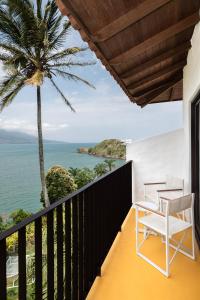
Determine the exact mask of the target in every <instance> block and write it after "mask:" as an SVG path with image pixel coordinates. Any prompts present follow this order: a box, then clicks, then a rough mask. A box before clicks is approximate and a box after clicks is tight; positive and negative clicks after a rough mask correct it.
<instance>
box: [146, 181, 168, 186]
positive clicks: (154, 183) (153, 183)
mask: <svg viewBox="0 0 200 300" xmlns="http://www.w3.org/2000/svg"><path fill="white" fill-rule="evenodd" d="M156 184H166V182H163V181H162V182H145V183H144V185H156Z"/></svg>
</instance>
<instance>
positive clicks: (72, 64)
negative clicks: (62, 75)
mask: <svg viewBox="0 0 200 300" xmlns="http://www.w3.org/2000/svg"><path fill="white" fill-rule="evenodd" d="M95 64H96V62H95V61H85V62H84V61H83V62H81V61H80V62H79V61H69V62H61V63H55V64H47V66H48V67H49V68H61V70H63V69H65V68H70V67H86V66H93V65H95ZM63 71H64V70H63Z"/></svg>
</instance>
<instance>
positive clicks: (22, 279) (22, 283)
mask: <svg viewBox="0 0 200 300" xmlns="http://www.w3.org/2000/svg"><path fill="white" fill-rule="evenodd" d="M18 257H19V258H18V260H19V299H20V300H26V227H23V228H21V229H20V230H19V231H18Z"/></svg>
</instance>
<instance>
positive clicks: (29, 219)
mask: <svg viewBox="0 0 200 300" xmlns="http://www.w3.org/2000/svg"><path fill="white" fill-rule="evenodd" d="M128 164H132V161H131V160H129V161H127V162H126V163H125V164H123V165H122V166H120V167H118V168H116V169H114V170H113V171H110V172H108V173H106V174H105V175H103V176H101V177H99V178H98V179H95V180H94V181H92V182H90V183H88V184H86V185H85V186H83V187H82V188H80V189H78V190H77V191H75V192H73V193H71V194H69V195H68V196H66V197H63V198H61V199H60V200H58V201H56V202H55V203H53V204H51V205H50V206H49V207H46V208H44V209H42V210H41V211H39V212H37V213H35V214H32V215H31V216H30V217H27V218H25V219H24V220H23V221H21V222H20V223H18V224H16V225H15V226H13V227H11V228H9V229H7V230H5V231H3V232H2V233H0V241H2V240H4V239H6V238H8V237H9V236H10V235H12V234H13V233H15V232H17V231H19V230H20V229H22V228H23V227H25V226H27V225H29V224H30V223H32V222H34V221H35V220H36V219H38V218H41V217H43V216H45V215H46V214H47V213H48V212H50V211H52V210H54V209H55V208H56V207H58V206H59V205H61V204H63V203H65V202H67V201H69V200H70V199H71V198H73V197H74V196H77V195H78V194H80V193H81V192H83V191H85V190H87V189H88V188H89V187H91V186H92V185H95V184H96V183H98V182H100V181H101V180H103V179H105V178H106V177H107V176H109V175H111V174H112V173H115V172H116V171H118V170H120V169H122V168H123V167H125V166H126V165H128Z"/></svg>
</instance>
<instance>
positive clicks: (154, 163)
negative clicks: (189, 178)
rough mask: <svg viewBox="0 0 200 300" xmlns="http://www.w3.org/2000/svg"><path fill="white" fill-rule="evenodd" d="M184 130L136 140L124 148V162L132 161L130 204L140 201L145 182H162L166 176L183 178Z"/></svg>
mask: <svg viewBox="0 0 200 300" xmlns="http://www.w3.org/2000/svg"><path fill="white" fill-rule="evenodd" d="M183 141H184V131H183V129H179V130H175V131H172V132H169V133H166V134H163V135H158V136H154V137H151V138H148V139H144V140H140V141H135V142H133V143H131V144H129V145H127V156H126V157H127V158H126V159H127V160H132V161H133V202H135V201H139V200H142V199H143V194H144V185H143V184H144V182H154V181H157V182H158V181H165V180H166V176H167V175H170V176H173V177H178V178H183V175H184V163H183V162H184V147H183Z"/></svg>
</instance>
